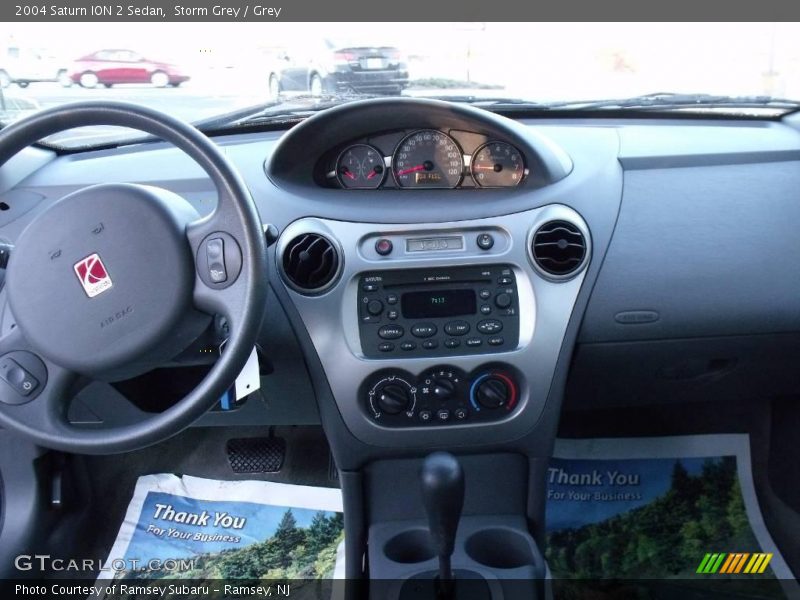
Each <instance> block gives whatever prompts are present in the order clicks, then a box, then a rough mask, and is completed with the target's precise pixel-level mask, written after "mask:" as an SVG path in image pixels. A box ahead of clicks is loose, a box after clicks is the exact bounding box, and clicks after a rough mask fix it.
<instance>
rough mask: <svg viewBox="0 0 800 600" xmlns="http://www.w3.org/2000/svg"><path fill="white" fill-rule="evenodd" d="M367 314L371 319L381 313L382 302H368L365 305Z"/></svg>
mask: <svg viewBox="0 0 800 600" xmlns="http://www.w3.org/2000/svg"><path fill="white" fill-rule="evenodd" d="M367 312H368V313H369V314H371V315H372V316H373V317H377V316H378V315H379V314H381V313H382V312H383V302H381V301H380V300H370V301H369V302H368V303H367Z"/></svg>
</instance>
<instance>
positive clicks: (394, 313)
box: [386, 310, 398, 321]
mask: <svg viewBox="0 0 800 600" xmlns="http://www.w3.org/2000/svg"><path fill="white" fill-rule="evenodd" d="M386 316H387V318H388V319H389V320H390V321H394V320H395V319H396V318H397V317H398V314H397V311H396V310H390V311H389V312H387V313H386Z"/></svg>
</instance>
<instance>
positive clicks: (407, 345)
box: [400, 342, 417, 352]
mask: <svg viewBox="0 0 800 600" xmlns="http://www.w3.org/2000/svg"><path fill="white" fill-rule="evenodd" d="M416 347H417V344H416V343H415V342H403V343H402V344H400V350H405V351H406V352H408V351H410V350H414V349H415V348H416Z"/></svg>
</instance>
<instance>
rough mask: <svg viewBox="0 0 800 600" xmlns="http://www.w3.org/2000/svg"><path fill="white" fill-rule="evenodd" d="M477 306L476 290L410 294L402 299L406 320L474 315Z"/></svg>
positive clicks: (406, 294) (401, 304)
mask: <svg viewBox="0 0 800 600" xmlns="http://www.w3.org/2000/svg"><path fill="white" fill-rule="evenodd" d="M476 304H477V303H476V299H475V291H474V290H439V291H429V292H427V291H426V292H408V293H405V294H403V295H402V297H401V299H400V306H401V308H402V310H403V318H405V319H429V318H436V317H454V316H457V315H472V314H475V309H476Z"/></svg>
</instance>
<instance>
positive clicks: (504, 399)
mask: <svg viewBox="0 0 800 600" xmlns="http://www.w3.org/2000/svg"><path fill="white" fill-rule="evenodd" d="M519 380H520V377H519V376H518V375H517V374H515V373H514V372H513V370H512V369H510V368H507V367H503V366H493V365H490V366H486V367H482V368H479V369H476V370H475V371H474V372H472V373H465V372H464V371H462V370H461V369H459V368H457V367H452V366H448V365H442V366H437V367H434V368H431V369H428V370H426V371H423V372H422V373H421V374H420V375H417V376H415V375H412V374H411V373H407V372H405V371H402V370H399V369H386V370H383V371H380V372H378V373H376V374H375V375H374V376H372V377H370V378H369V379H367V380H366V381H364V383H363V384H362V385H361V392H360V396H361V398H362V399H363V402H364V410H365V412H366V413H367V415H368V416H369V417H370V418H371V419H372V420H374V421H375V422H377V423H380V424H381V425H385V426H387V427H418V426H421V425H422V426H424V425H431V426H434V425H453V424H465V423H468V422H486V421H498V420H500V419H503V418H504V417H506V416H507V415H508V414H510V413H511V412H513V410H514V409H515V408H516V406H517V405H518V404H519V399H520V388H519Z"/></svg>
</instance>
